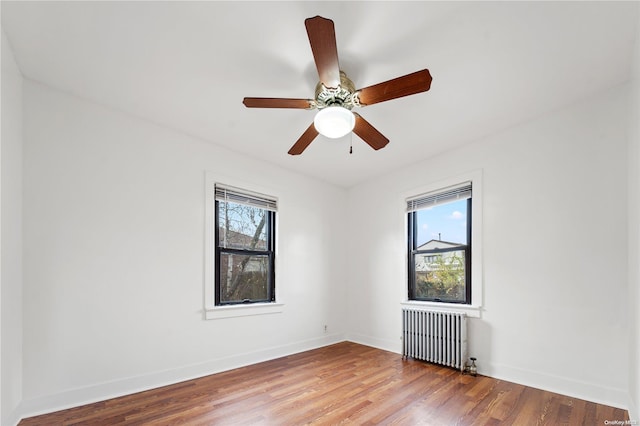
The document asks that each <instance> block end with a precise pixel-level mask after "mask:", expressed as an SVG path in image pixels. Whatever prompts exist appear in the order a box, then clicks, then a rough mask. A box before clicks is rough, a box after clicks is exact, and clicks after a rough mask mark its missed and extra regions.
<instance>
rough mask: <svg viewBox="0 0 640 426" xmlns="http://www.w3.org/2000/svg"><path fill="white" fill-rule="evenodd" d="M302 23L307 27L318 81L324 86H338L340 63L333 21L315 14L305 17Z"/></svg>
mask: <svg viewBox="0 0 640 426" xmlns="http://www.w3.org/2000/svg"><path fill="white" fill-rule="evenodd" d="M304 25H305V27H307V35H308V36H309V43H310V44H311V51H312V52H313V59H314V61H315V63H316V68H317V69H318V76H320V81H321V82H322V84H324V85H325V87H331V88H336V87H338V85H339V84H340V65H339V64H338V47H337V45H336V31H335V28H334V26H333V21H332V20H331V19H326V18H323V17H322V16H316V17H313V18H307V19H305V21H304Z"/></svg>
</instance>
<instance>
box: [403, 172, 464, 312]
mask: <svg viewBox="0 0 640 426" xmlns="http://www.w3.org/2000/svg"><path fill="white" fill-rule="evenodd" d="M471 201H472V197H471V184H470V183H467V184H464V185H460V186H456V187H452V188H447V189H443V190H441V191H438V192H436V193H430V194H425V195H422V196H419V197H415V198H412V199H409V200H407V211H408V213H407V214H408V225H409V226H408V228H409V229H408V250H409V265H408V268H409V286H408V289H409V295H408V297H409V300H421V301H434V302H448V303H463V304H470V303H471Z"/></svg>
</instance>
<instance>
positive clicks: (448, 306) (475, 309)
mask: <svg viewBox="0 0 640 426" xmlns="http://www.w3.org/2000/svg"><path fill="white" fill-rule="evenodd" d="M400 304H401V305H402V306H403V307H407V308H414V309H424V310H430V309H433V310H436V311H446V312H458V313H464V314H467V316H468V317H471V318H480V312H481V310H482V307H481V306H474V305H461V304H458V303H442V302H420V301H417V300H407V301H404V302H400Z"/></svg>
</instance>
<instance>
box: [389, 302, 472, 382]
mask: <svg viewBox="0 0 640 426" xmlns="http://www.w3.org/2000/svg"><path fill="white" fill-rule="evenodd" d="M402 340H403V344H402V356H403V357H404V358H409V357H411V358H415V359H420V360H423V361H428V362H433V363H437V364H442V365H446V366H449V367H454V368H458V369H460V370H461V371H464V367H465V364H466V361H467V317H466V315H465V314H461V313H453V312H442V311H425V310H418V309H409V308H403V309H402Z"/></svg>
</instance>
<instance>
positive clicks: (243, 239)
mask: <svg viewBox="0 0 640 426" xmlns="http://www.w3.org/2000/svg"><path fill="white" fill-rule="evenodd" d="M267 214H268V213H267V210H264V209H261V208H258V207H252V206H246V205H244V204H236V203H231V202H225V201H219V202H218V226H219V229H218V246H219V247H224V248H235V249H242V250H267V223H266V222H267Z"/></svg>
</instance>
